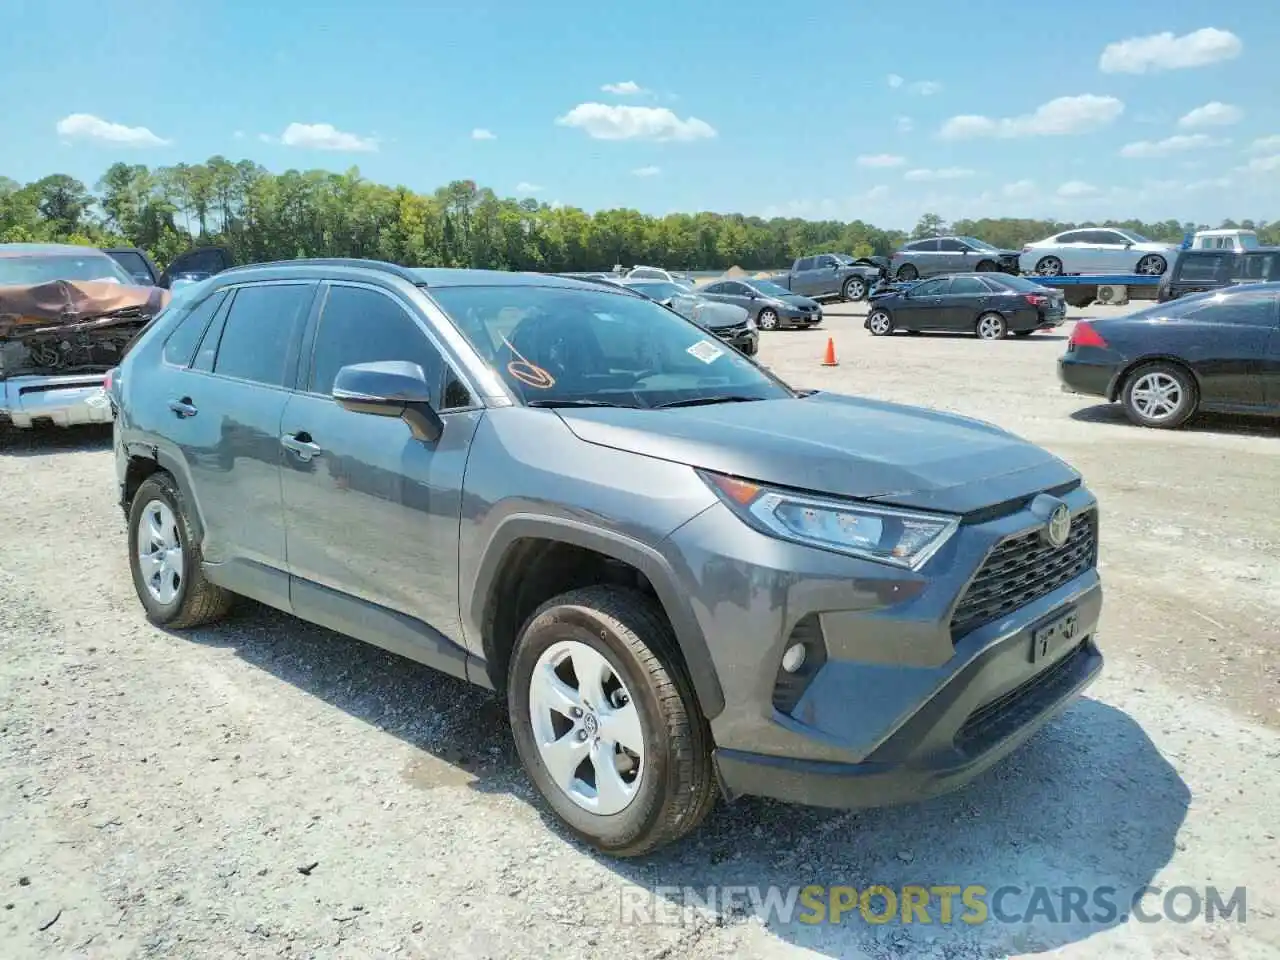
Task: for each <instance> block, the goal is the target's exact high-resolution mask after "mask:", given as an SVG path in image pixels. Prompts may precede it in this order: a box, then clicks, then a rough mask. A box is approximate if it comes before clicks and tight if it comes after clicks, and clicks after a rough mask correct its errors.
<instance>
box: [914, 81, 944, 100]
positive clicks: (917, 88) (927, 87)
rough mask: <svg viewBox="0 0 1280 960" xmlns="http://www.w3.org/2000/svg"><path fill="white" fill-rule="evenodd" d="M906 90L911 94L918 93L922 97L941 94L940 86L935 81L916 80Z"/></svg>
mask: <svg viewBox="0 0 1280 960" xmlns="http://www.w3.org/2000/svg"><path fill="white" fill-rule="evenodd" d="M907 89H908V90H910V91H911V92H912V93H918V94H919V95H920V96H922V97H932V96H933V95H934V94H935V93H941V92H942V84H940V83H939V82H938V81H937V80H917V81H916V82H915V83H913V84H911V86H910V87H908V88H907Z"/></svg>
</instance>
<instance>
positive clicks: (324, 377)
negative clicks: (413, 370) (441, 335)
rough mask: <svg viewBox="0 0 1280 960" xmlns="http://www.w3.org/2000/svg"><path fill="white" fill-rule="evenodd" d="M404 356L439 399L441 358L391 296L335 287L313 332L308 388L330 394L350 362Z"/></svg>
mask: <svg viewBox="0 0 1280 960" xmlns="http://www.w3.org/2000/svg"><path fill="white" fill-rule="evenodd" d="M379 360H407V361H409V362H410V363H416V364H417V365H418V366H420V367H421V368H422V372H423V374H424V375H425V376H426V378H427V383H428V385H430V387H431V400H432V403H438V399H439V396H440V382H441V372H442V371H443V370H444V360H443V358H442V357H441V356H440V353H439V351H437V350H436V348H435V346H434V345H433V344H432V343H431V341H430V340H428V339H427V335H426V334H425V333H423V332H422V329H421V328H420V327H419V326H418V325H417V324H416V323H415V322H414V320H413V317H411V316H410V315H409V313H408V312H407V311H406V310H405V308H404V307H402V306H401V305H400V304H399V303H397V302H396V301H395V300H392V299H391V298H390V297H388V296H387V295H386V294H382V293H379V292H378V291H376V290H368V289H365V288H363V287H345V286H334V287H333V288H331V289H330V291H329V298H328V299H327V300H326V301H325V304H324V312H323V313H322V314H321V316H320V328H319V332H318V333H317V334H316V347H315V359H314V361H313V366H312V370H313V373H312V376H311V390H312V392H314V393H323V394H328V393H331V392H332V391H333V380H334V377H336V376H337V375H338V371H339V370H340V369H341V368H342V367H345V366H349V365H350V364H353V363H377V362H378V361H379Z"/></svg>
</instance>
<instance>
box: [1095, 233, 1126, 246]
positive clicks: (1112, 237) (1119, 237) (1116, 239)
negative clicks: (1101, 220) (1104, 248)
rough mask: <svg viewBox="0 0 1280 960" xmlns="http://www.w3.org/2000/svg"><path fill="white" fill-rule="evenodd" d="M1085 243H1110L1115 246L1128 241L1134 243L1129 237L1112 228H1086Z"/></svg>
mask: <svg viewBox="0 0 1280 960" xmlns="http://www.w3.org/2000/svg"><path fill="white" fill-rule="evenodd" d="M1084 242H1085V243H1108V244H1111V245H1113V246H1120V245H1123V244H1126V243H1132V242H1133V241H1131V240H1130V239H1129V238H1128V237H1126V236H1124V235H1123V234H1120V233H1114V232H1112V231H1111V230H1086V231H1085V240H1084Z"/></svg>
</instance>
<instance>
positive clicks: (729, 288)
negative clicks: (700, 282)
mask: <svg viewBox="0 0 1280 960" xmlns="http://www.w3.org/2000/svg"><path fill="white" fill-rule="evenodd" d="M720 292H721V293H727V294H730V295H731V296H735V297H746V296H749V295H750V294H751V291H750V290H748V289H747V288H746V287H744V286H743V285H742V284H740V283H726V284H724V285H723V286H722V287H721V288H720Z"/></svg>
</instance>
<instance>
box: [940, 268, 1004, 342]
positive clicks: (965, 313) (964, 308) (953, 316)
mask: <svg viewBox="0 0 1280 960" xmlns="http://www.w3.org/2000/svg"><path fill="white" fill-rule="evenodd" d="M944 282H945V281H944ZM995 296H996V295H995V294H994V293H992V292H991V289H990V288H989V287H988V286H987V285H986V284H985V283H983V282H982V280H981V279H979V278H978V277H952V278H951V286H950V287H949V288H948V289H947V293H946V296H945V297H943V306H942V309H941V311H940V313H941V320H942V322H944V323H945V324H946V327H945V329H947V330H957V331H960V330H964V331H972V330H973V329H974V324H975V323H976V322H977V319H978V316H979V315H980V314H981V313H983V312H984V311H986V310H989V309H991V308H992V301H993V300H994V298H995Z"/></svg>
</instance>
